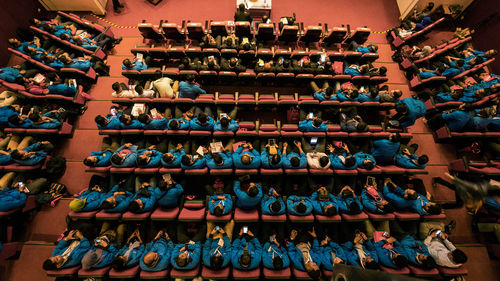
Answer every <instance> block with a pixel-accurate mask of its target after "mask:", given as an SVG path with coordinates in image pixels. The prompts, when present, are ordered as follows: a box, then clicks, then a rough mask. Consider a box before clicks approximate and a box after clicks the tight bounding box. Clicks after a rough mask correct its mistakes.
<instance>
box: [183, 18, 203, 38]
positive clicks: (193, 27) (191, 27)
mask: <svg viewBox="0 0 500 281" xmlns="http://www.w3.org/2000/svg"><path fill="white" fill-rule="evenodd" d="M186 28H187V31H188V37H189V39H194V40H201V38H202V37H203V36H204V35H205V28H203V25H202V24H201V23H199V22H188V23H187V25H186Z"/></svg>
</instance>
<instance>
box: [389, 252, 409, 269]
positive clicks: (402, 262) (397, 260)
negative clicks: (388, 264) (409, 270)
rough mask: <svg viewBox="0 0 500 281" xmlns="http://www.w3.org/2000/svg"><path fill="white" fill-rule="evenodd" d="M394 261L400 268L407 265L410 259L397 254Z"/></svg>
mask: <svg viewBox="0 0 500 281" xmlns="http://www.w3.org/2000/svg"><path fill="white" fill-rule="evenodd" d="M392 262H393V263H394V264H395V265H396V266H397V267H399V268H402V267H405V266H407V265H408V260H407V259H406V258H405V257H404V256H403V255H397V256H395V257H394V259H393V260H392Z"/></svg>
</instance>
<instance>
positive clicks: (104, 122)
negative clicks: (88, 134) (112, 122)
mask: <svg viewBox="0 0 500 281" xmlns="http://www.w3.org/2000/svg"><path fill="white" fill-rule="evenodd" d="M94 121H95V122H96V124H97V125H99V126H101V127H104V126H106V125H107V124H108V120H107V119H106V118H104V116H102V115H97V116H96V117H95V118H94Z"/></svg>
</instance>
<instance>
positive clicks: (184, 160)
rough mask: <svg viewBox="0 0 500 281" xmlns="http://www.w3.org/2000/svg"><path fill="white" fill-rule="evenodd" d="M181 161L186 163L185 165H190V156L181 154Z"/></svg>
mask: <svg viewBox="0 0 500 281" xmlns="http://www.w3.org/2000/svg"><path fill="white" fill-rule="evenodd" d="M181 163H182V164H184V165H186V166H190V165H191V158H189V156H187V155H183V156H182V158H181Z"/></svg>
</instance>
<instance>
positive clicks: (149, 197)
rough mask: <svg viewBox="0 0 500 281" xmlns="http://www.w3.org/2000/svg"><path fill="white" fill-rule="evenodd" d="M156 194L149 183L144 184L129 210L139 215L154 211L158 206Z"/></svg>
mask: <svg viewBox="0 0 500 281" xmlns="http://www.w3.org/2000/svg"><path fill="white" fill-rule="evenodd" d="M156 194H157V193H156V192H155V189H154V188H153V187H152V186H150V185H149V183H148V182H143V183H142V185H141V187H140V188H139V190H137V192H136V193H135V195H134V199H133V200H132V202H130V204H129V206H128V210H129V211H130V212H132V213H138V214H140V213H146V212H149V211H152V210H153V208H154V206H155V204H156Z"/></svg>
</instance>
